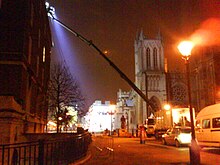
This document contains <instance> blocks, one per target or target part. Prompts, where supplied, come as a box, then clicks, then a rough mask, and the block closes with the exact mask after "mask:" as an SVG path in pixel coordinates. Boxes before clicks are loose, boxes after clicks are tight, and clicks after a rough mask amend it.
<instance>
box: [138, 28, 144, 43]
mask: <svg viewBox="0 0 220 165" xmlns="http://www.w3.org/2000/svg"><path fill="white" fill-rule="evenodd" d="M144 38H145V36H144V32H143V28H141V32H140V35H139V40H144Z"/></svg>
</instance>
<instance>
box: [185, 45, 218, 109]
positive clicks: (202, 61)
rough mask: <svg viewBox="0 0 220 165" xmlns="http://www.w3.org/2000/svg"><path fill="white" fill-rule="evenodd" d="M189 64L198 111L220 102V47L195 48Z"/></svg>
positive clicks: (193, 97) (195, 104)
mask: <svg viewBox="0 0 220 165" xmlns="http://www.w3.org/2000/svg"><path fill="white" fill-rule="evenodd" d="M189 65H190V75H191V77H190V79H191V86H192V88H191V89H192V91H191V93H192V103H193V106H194V107H195V109H196V111H197V112H199V111H200V110H201V109H202V108H204V107H206V106H209V105H212V104H216V103H220V74H219V71H220V47H202V48H201V47H198V48H195V51H194V52H193V54H192V56H191V58H190V64H189Z"/></svg>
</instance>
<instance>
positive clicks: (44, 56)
mask: <svg viewBox="0 0 220 165" xmlns="http://www.w3.org/2000/svg"><path fill="white" fill-rule="evenodd" d="M45 58H46V49H45V47H44V48H43V62H45Z"/></svg>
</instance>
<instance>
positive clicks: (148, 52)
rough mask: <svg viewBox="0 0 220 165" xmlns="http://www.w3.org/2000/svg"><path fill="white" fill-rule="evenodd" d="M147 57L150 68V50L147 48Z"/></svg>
mask: <svg viewBox="0 0 220 165" xmlns="http://www.w3.org/2000/svg"><path fill="white" fill-rule="evenodd" d="M146 56H147V58H146V59H147V68H150V49H149V48H147V50H146Z"/></svg>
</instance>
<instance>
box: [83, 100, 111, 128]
mask: <svg viewBox="0 0 220 165" xmlns="http://www.w3.org/2000/svg"><path fill="white" fill-rule="evenodd" d="M112 106H114V105H110V102H108V101H106V102H105V104H102V102H101V101H95V102H94V103H93V104H92V105H91V107H90V108H89V112H88V113H87V116H86V121H89V122H87V125H86V126H85V127H86V128H88V129H89V131H90V132H102V131H104V130H106V129H108V130H111V129H112V130H113V129H114V128H113V124H112V123H114V115H113V114H114V113H112V116H111V112H114V107H113V108H112Z"/></svg>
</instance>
